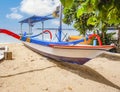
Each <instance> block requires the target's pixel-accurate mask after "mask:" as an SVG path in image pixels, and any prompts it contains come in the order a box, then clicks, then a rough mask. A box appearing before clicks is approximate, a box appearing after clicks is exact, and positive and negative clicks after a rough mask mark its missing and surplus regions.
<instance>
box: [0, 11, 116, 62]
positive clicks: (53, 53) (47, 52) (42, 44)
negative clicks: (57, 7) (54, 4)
mask: <svg viewBox="0 0 120 92" xmlns="http://www.w3.org/2000/svg"><path fill="white" fill-rule="evenodd" d="M48 19H53V18H52V17H48V16H44V17H42V16H32V17H30V18H27V19H25V20H22V21H20V23H21V25H22V24H23V23H28V24H29V25H30V27H31V25H32V24H33V23H35V22H39V21H41V22H42V23H43V21H45V20H48ZM61 20H62V12H61V11H60V26H59V28H58V42H52V41H45V40H40V39H36V38H34V37H36V36H39V35H40V34H43V33H45V32H48V33H49V34H50V38H52V33H51V32H50V31H49V30H45V31H43V32H42V33H40V34H37V35H34V36H26V35H25V34H23V35H21V36H20V35H17V34H15V33H13V32H11V31H9V30H6V29H0V33H5V34H8V35H10V36H13V37H14V38H16V39H19V40H21V41H23V43H24V45H25V46H26V47H28V48H30V49H31V50H33V51H35V52H38V53H40V54H41V55H43V56H46V57H49V58H52V59H55V60H58V61H65V62H70V63H77V64H84V63H85V62H87V61H89V60H90V59H92V58H94V57H96V56H98V55H100V54H101V53H103V52H104V51H109V50H110V49H112V48H115V46H112V45H102V42H101V40H100V37H99V36H98V35H96V34H93V35H90V36H89V37H87V38H85V39H79V40H75V41H71V42H63V41H62V40H61V34H62V21H61ZM21 29H22V27H21ZM29 29H31V28H29ZM92 37H96V38H97V39H98V42H99V45H97V46H93V45H80V44H79V43H80V42H84V41H85V40H86V39H91V38H92Z"/></svg>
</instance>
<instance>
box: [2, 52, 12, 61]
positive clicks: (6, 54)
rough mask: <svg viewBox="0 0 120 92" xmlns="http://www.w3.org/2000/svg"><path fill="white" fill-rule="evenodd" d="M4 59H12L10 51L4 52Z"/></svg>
mask: <svg viewBox="0 0 120 92" xmlns="http://www.w3.org/2000/svg"><path fill="white" fill-rule="evenodd" d="M4 58H5V60H12V52H4Z"/></svg>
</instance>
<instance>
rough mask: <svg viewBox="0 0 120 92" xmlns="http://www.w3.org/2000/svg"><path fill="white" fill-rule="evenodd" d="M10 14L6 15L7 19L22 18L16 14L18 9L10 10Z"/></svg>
mask: <svg viewBox="0 0 120 92" xmlns="http://www.w3.org/2000/svg"><path fill="white" fill-rule="evenodd" d="M11 12H12V13H10V14H7V15H6V17H7V18H11V19H21V18H22V17H23V16H22V15H20V14H19V13H18V7H16V8H11Z"/></svg>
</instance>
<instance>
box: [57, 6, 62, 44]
mask: <svg viewBox="0 0 120 92" xmlns="http://www.w3.org/2000/svg"><path fill="white" fill-rule="evenodd" d="M59 11H60V12H59V20H60V24H59V28H58V41H59V42H61V41H62V4H60V9H59Z"/></svg>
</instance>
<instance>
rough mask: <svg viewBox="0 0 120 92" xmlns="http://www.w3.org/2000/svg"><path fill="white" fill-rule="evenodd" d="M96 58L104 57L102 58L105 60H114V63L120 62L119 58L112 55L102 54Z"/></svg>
mask: <svg viewBox="0 0 120 92" xmlns="http://www.w3.org/2000/svg"><path fill="white" fill-rule="evenodd" d="M97 57H104V58H107V59H109V60H114V61H119V62H120V56H117V55H114V54H107V53H103V54H100V55H99V56H97Z"/></svg>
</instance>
